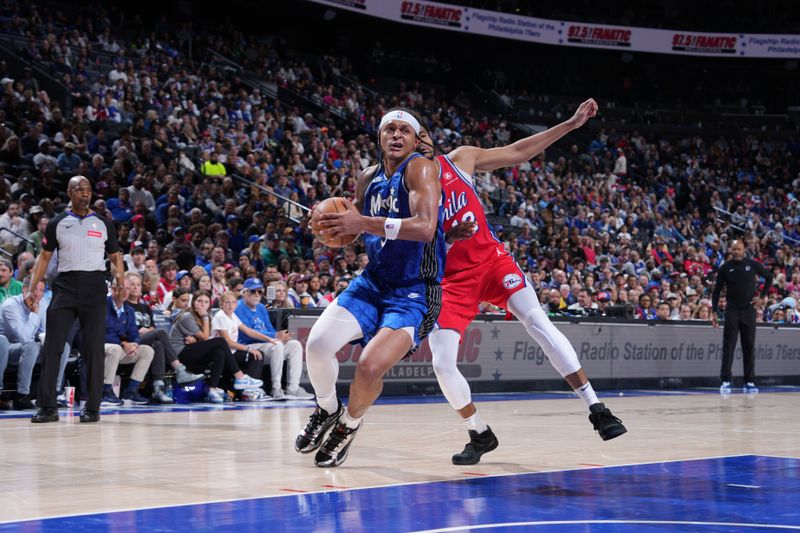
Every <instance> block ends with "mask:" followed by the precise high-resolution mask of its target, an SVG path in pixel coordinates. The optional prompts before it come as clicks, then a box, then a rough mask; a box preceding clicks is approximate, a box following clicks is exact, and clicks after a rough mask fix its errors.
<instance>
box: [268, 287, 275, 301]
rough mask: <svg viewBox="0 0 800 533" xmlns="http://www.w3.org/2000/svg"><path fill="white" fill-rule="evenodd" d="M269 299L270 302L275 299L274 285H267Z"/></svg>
mask: <svg viewBox="0 0 800 533" xmlns="http://www.w3.org/2000/svg"><path fill="white" fill-rule="evenodd" d="M267 301H268V302H270V303H271V302H274V301H275V287H273V286H272V285H270V286H269V287H267Z"/></svg>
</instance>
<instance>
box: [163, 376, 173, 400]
mask: <svg viewBox="0 0 800 533" xmlns="http://www.w3.org/2000/svg"><path fill="white" fill-rule="evenodd" d="M164 394H166V395H167V396H169V397H170V398H172V399H173V400H174V399H175V398H174V397H173V396H172V395H173V391H172V380H171V379H167V389H166V390H165V391H164Z"/></svg>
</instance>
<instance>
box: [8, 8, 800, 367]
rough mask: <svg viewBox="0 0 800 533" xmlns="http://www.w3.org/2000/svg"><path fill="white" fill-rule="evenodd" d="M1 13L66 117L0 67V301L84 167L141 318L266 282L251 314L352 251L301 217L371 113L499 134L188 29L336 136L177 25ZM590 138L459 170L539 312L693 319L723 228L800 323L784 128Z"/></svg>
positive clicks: (448, 134)
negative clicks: (302, 99) (188, 44)
mask: <svg viewBox="0 0 800 533" xmlns="http://www.w3.org/2000/svg"><path fill="white" fill-rule="evenodd" d="M10 6H11V7H8V6H7V10H8V9H10V10H11V12H8V11H7V12H5V13H4V16H3V17H2V19H1V20H0V29H2V30H4V31H5V32H7V33H9V34H11V35H13V36H15V38H17V39H20V38H21V39H23V40H24V42H25V43H26V45H25V47H24V49H23V50H20V53H21V55H22V56H23V57H24V58H25V59H26V60H27V61H29V64H30V65H32V66H34V67H36V68H37V69H38V68H48V69H50V72H51V74H52V75H53V76H54V77H56V78H57V79H59V80H60V81H61V82H62V83H63V84H64V85H65V86H66V87H67V88H68V92H69V93H70V96H71V108H70V109H67V108H66V107H65V102H62V101H54V100H52V99H51V98H50V96H49V95H48V92H47V91H45V90H43V89H41V87H40V80H38V79H37V76H36V75H35V72H38V70H37V71H34V70H33V69H32V68H30V67H28V68H25V69H23V70H22V71H20V72H14V71H12V70H11V69H10V68H9V67H8V66H7V65H6V64H5V63H0V118H1V119H2V120H0V123H2V126H0V167H2V179H0V213H2V214H0V248H2V250H3V251H4V252H5V253H6V255H11V256H12V258H13V261H14V264H11V263H9V264H6V263H0V299H4V298H6V297H7V296H12V295H16V294H19V293H20V291H21V282H22V280H24V279H25V276H26V273H27V272H29V271H30V269H31V267H32V264H33V260H34V258H35V256H36V254H37V253H38V252H39V251H40V250H41V242H42V236H43V232H44V228H45V227H46V224H47V221H48V220H50V219H51V218H52V217H53V216H55V214H56V213H58V212H59V211H60V210H63V209H64V208H65V207H66V196H65V183H66V180H68V179H69V178H70V177H71V176H73V175H75V174H81V175H84V176H86V177H87V178H89V179H90V181H91V182H92V185H93V188H94V191H95V198H96V199H95V201H94V209H95V210H96V211H97V212H99V213H101V214H104V215H105V216H107V217H109V218H111V219H112V220H113V221H114V222H115V223H116V226H117V230H118V236H119V240H120V242H121V244H122V247H123V249H124V250H125V251H126V254H125V262H126V265H127V268H128V269H129V270H130V271H131V272H136V273H138V274H139V275H140V276H141V286H142V287H141V295H142V296H141V302H142V303H145V304H146V305H147V307H148V308H149V309H150V311H152V312H155V313H166V315H170V313H171V312H172V310H173V309H174V308H175V307H176V306H179V305H181V303H180V302H181V301H182V300H185V299H187V298H185V297H188V296H190V295H191V294H193V293H194V294H197V293H196V292H195V291H204V292H203V293H204V294H207V295H208V297H209V303H210V305H211V306H219V305H220V304H221V303H222V301H223V299H224V296H225V294H226V293H228V292H233V293H234V294H237V295H239V294H241V291H243V290H245V287H247V284H248V283H250V284H255V283H256V282H257V283H258V285H259V286H263V287H264V288H266V289H270V288H274V296H273V294H272V291H271V290H263V291H261V293H259V298H260V299H261V301H262V302H263V303H265V304H267V305H269V306H273V307H279V308H292V307H306V308H308V307H324V306H325V305H327V304H329V303H330V302H331V301H332V299H333V298H334V297H335V296H336V295H337V294H338V293H340V292H341V291H342V290H344V289H345V288H346V287H347V285H348V283H349V282H350V281H351V280H352V279H353V278H354V277H355V276H358V275H359V274H360V273H361V272H362V270H363V269H364V267H365V265H366V262H367V258H366V255H365V254H364V253H363V250H362V249H361V247H360V245H359V244H355V245H353V246H350V247H346V248H344V249H337V250H334V249H328V248H326V247H324V246H322V245H321V244H319V243H318V242H316V241H315V240H314V239H313V236H312V234H311V232H310V229H309V228H308V225H307V217H306V213H307V210H308V209H309V208H311V207H313V206H314V205H315V204H316V203H317V202H318V201H320V200H321V199H324V198H327V197H331V196H344V197H352V195H353V194H354V192H355V178H356V175H357V173H358V171H359V170H361V169H363V168H365V167H366V166H368V165H370V164H373V163H375V162H376V160H377V157H378V150H377V146H376V139H375V136H374V131H375V127H376V123H377V120H378V119H379V117H380V116H381V115H382V114H383V113H384V112H385V111H386V110H387V109H389V108H390V107H393V106H397V105H400V106H406V107H409V108H411V109H414V110H417V111H419V112H420V113H421V114H422V115H423V116H424V117H425V120H426V121H427V122H428V125H429V128H430V131H431V135H432V138H433V139H434V141H435V143H436V147H437V149H438V150H440V151H443V152H448V151H450V150H452V149H455V148H456V147H458V146H460V145H465V144H466V145H477V146H481V147H484V148H491V147H493V146H498V145H504V144H507V143H508V142H511V141H512V140H513V139H512V129H511V127H510V125H509V124H507V123H506V122H505V120H503V119H502V118H500V117H491V116H486V117H478V116H474V115H473V114H472V111H471V105H470V101H469V97H468V95H466V94H465V93H463V92H461V91H459V90H458V88H453V91H452V95H453V96H451V97H446V96H445V95H444V93H442V91H441V90H440V89H434V88H431V87H424V86H422V85H421V84H418V83H409V84H408V85H405V84H401V85H400V86H398V88H397V91H396V93H395V94H388V95H385V96H376V95H374V94H371V93H370V92H369V91H367V90H365V89H363V88H360V87H359V86H358V84H357V83H354V84H351V85H342V84H333V83H331V82H330V80H331V76H333V75H334V73H335V72H336V71H337V69H339V68H340V67H342V66H343V63H345V62H346V60H345V59H344V58H337V57H325V58H324V59H323V60H322V61H320V62H318V63H317V64H316V65H314V66H313V67H309V66H308V65H306V64H305V63H303V62H302V61H299V60H291V59H284V58H283V57H282V56H281V55H280V54H279V53H278V51H277V50H276V48H275V47H274V41H263V42H262V41H259V40H257V39H252V40H249V39H248V38H247V37H246V36H244V35H243V34H242V33H240V32H236V31H232V30H231V29H230V28H228V30H231V31H225V30H226V28H225V27H224V26H223V27H222V28H221V32H220V33H219V34H217V35H210V36H205V37H204V38H205V39H206V42H207V44H208V45H209V46H210V47H211V48H214V49H215V50H218V51H220V52H227V53H230V54H231V55H232V56H233V57H235V58H237V59H238V60H241V61H242V62H243V64H244V65H245V67H246V68H247V69H248V70H251V71H252V72H254V73H255V74H256V75H259V76H261V77H262V78H263V80H264V81H265V82H269V83H276V84H279V85H281V86H285V87H287V88H290V89H292V90H294V91H298V92H300V93H303V94H305V95H306V96H311V97H313V98H312V101H317V102H323V103H324V104H325V106H326V108H327V109H333V110H336V111H337V113H339V114H338V115H337V116H339V117H342V116H344V117H346V118H345V122H346V123H347V124H348V125H347V126H346V127H343V125H342V121H341V120H339V119H337V118H336V117H335V116H334V115H331V114H329V113H326V112H318V110H317V112H311V110H309V109H301V108H300V107H294V106H288V105H285V104H283V103H281V102H280V101H278V100H276V99H274V98H270V97H267V96H266V95H264V94H262V93H261V91H260V90H259V89H258V88H254V87H253V86H251V85H249V84H247V83H245V82H243V81H242V79H240V78H239V77H238V76H237V75H236V73H235V72H234V73H232V72H229V71H227V70H224V69H220V68H217V67H215V66H214V65H213V64H209V63H202V64H201V63H198V62H196V61H192V60H190V59H189V58H188V57H187V56H186V55H185V54H183V53H181V52H180V50H181V42H180V40H181V39H182V38H183V37H182V36H181V33H180V32H177V33H176V34H175V35H174V36H173V37H172V38H171V39H170V38H168V37H166V36H164V37H159V35H162V34H159V33H156V34H153V35H141V36H138V37H137V38H131V37H126V38H123V37H122V36H119V35H116V34H115V33H114V28H115V27H116V25H115V23H116V22H117V21H116V20H114V16H118V14H116V15H115V14H114V13H113V12H106V11H105V10H104V9H103V8H102V7H101V6H97V10H98V16H97V17H96V18H93V19H91V20H89V19H82V18H80V17H79V18H78V19H77V20H76V21H70V22H69V23H67V20H66V17H64V16H63V15H62V16H59V13H58V12H53V13H48V14H47V15H45V14H41V13H38V12H37V11H36V8H35V7H34V6H30V7H22V6H19V5H16V7H14V4H13V3H12V4H10ZM259 43H260V44H259ZM271 43H272V44H271ZM104 68H105V69H106V70H103V69H104ZM353 124H356V125H357V129H355V130H353V129H352V128H351V126H352V125H353ZM588 131H589V132H590V137H591V138H589V139H587V141H588V142H586V143H580V144H579V143H577V142H576V143H575V144H572V145H571V146H570V145H569V143H567V145H565V147H564V148H563V149H562V148H558V149H554V150H549V151H548V152H547V153H545V154H543V155H541V156H539V157H537V158H535V159H534V160H532V161H530V162H528V163H525V164H522V165H519V166H516V167H513V168H508V169H505V170H502V171H498V172H494V173H487V174H477V175H475V176H474V179H475V183H476V188H477V191H478V192H479V194H480V195H481V198H482V200H483V202H484V205H485V209H486V211H487V213H488V214H489V215H490V217H491V220H493V221H495V222H496V226H495V228H494V229H495V231H496V233H497V234H498V236H499V237H500V238H501V239H502V240H504V241H505V242H506V245H507V247H508V249H509V251H510V252H511V253H512V254H513V255H514V256H515V257H516V258H517V260H518V262H519V263H520V265H521V266H522V268H523V269H524V270H525V271H526V272H527V273H528V276H529V278H530V281H531V283H532V284H533V285H534V286H535V287H537V290H538V291H539V296H540V300H541V303H542V305H543V306H544V307H545V308H546V309H547V311H548V312H549V313H551V314H552V315H602V314H608V307H609V306H632V307H633V309H634V315H635V317H637V318H640V319H648V320H658V319H679V320H707V319H708V317H709V313H710V312H711V310H710V294H711V292H710V291H711V288H712V287H713V281H714V271H715V269H716V268H717V267H718V266H719V265H720V264H721V263H722V261H723V260H724V259H725V255H726V250H727V247H728V245H729V243H730V242H731V241H732V240H733V239H742V240H744V242H745V243H746V246H747V249H748V251H749V253H750V254H751V255H752V257H753V258H755V259H756V260H758V261H761V262H763V263H764V264H765V265H766V266H768V267H769V268H770V269H772V271H773V274H774V275H775V283H774V286H773V288H772V290H771V292H770V296H769V301H768V302H767V304H766V305H765V306H763V307H762V308H761V309H760V310H759V312H760V319H761V320H763V321H772V322H795V323H796V322H798V321H800V310H799V309H798V308H797V306H796V302H797V299H798V298H800V253H798V252H799V251H800V226H799V225H798V224H799V223H800V202H799V200H800V196H799V194H800V166H798V162H797V161H798V156H800V143H798V142H797V140H796V139H788V140H787V139H772V138H770V137H769V136H768V135H766V134H764V135H756V134H749V135H738V134H732V135H731V136H729V137H718V138H706V137H704V136H702V135H693V136H687V137H683V138H668V137H661V136H658V135H653V134H648V135H644V134H640V133H639V132H636V131H615V130H608V131H607V130H605V129H591V130H588ZM733 133H735V132H733ZM241 178H244V180H242V179H241ZM286 199H288V201H287V200H286ZM3 228H5V229H8V230H10V231H4V229H3ZM253 286H255V285H253ZM186 304H187V302H185V301H184V302H183V305H184V306H185V305H186ZM721 309H722V310H724V298H723V302H722V304H721ZM485 310H486V311H487V312H492V311H496V310H493V309H491V308H490V307H487V308H486V309H485ZM118 355H119V356H120V357H118V359H120V358H122V357H123V356H122V354H121V353H120V354H118ZM172 361H173V362H174V361H175V359H174V358H173V359H172ZM112 374H113V372H112ZM141 374H142V372H141V371H140V372H138V373H137V377H141Z"/></svg>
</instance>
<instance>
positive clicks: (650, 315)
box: [636, 294, 656, 320]
mask: <svg viewBox="0 0 800 533" xmlns="http://www.w3.org/2000/svg"><path fill="white" fill-rule="evenodd" d="M636 316H637V318H639V319H640V320H655V319H656V310H655V308H654V307H653V306H652V299H651V298H650V295H649V294H642V295H641V296H639V307H637V308H636Z"/></svg>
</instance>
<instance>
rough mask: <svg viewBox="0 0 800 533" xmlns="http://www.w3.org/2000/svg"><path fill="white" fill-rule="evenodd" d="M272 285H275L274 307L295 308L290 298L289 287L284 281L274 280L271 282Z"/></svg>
mask: <svg viewBox="0 0 800 533" xmlns="http://www.w3.org/2000/svg"><path fill="white" fill-rule="evenodd" d="M269 285H270V287H275V302H274V303H273V307H276V308H283V309H293V308H294V304H293V303H292V301H291V300H290V299H289V287H288V286H287V285H286V282H284V281H273V282H272V283H270V284H269Z"/></svg>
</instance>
